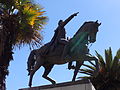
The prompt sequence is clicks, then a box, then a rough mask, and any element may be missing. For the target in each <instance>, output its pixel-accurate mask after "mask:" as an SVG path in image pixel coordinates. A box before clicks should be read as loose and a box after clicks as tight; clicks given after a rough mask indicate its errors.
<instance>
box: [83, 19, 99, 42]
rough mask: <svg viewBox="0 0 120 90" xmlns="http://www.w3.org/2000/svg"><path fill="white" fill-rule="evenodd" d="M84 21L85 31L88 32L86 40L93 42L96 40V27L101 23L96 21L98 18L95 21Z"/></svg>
mask: <svg viewBox="0 0 120 90" xmlns="http://www.w3.org/2000/svg"><path fill="white" fill-rule="evenodd" d="M85 23H86V30H85V32H88V41H89V42H90V43H94V42H95V41H96V35H97V32H98V27H99V26H100V25H101V23H98V20H97V21H96V22H93V21H89V22H85Z"/></svg>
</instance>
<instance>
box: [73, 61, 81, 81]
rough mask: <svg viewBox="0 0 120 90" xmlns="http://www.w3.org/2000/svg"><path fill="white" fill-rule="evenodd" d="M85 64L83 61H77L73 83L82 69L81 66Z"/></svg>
mask: <svg viewBox="0 0 120 90" xmlns="http://www.w3.org/2000/svg"><path fill="white" fill-rule="evenodd" d="M82 64H83V61H76V67H75V71H74V75H73V79H72V81H75V79H76V76H77V73H78V71H79V69H80V67H81V65H82Z"/></svg>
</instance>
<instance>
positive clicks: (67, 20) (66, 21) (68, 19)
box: [63, 12, 79, 27]
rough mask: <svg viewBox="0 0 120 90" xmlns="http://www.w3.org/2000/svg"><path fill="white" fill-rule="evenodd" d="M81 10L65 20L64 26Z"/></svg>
mask: <svg viewBox="0 0 120 90" xmlns="http://www.w3.org/2000/svg"><path fill="white" fill-rule="evenodd" d="M78 13H79V12H77V13H74V14H72V15H71V16H69V17H68V18H67V19H66V20H65V21H64V22H63V27H64V26H65V25H66V24H67V23H68V22H69V21H70V20H71V19H72V18H73V17H74V16H77V14H78Z"/></svg>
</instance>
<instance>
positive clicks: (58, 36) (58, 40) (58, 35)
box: [41, 12, 79, 56]
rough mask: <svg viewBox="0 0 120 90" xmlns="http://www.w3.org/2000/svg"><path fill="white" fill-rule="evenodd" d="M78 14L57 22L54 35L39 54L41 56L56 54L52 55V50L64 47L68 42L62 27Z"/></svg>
mask: <svg viewBox="0 0 120 90" xmlns="http://www.w3.org/2000/svg"><path fill="white" fill-rule="evenodd" d="M78 13H79V12H77V13H74V14H72V15H71V16H70V17H68V18H67V19H66V20H65V21H63V20H59V22H58V27H57V28H56V30H55V34H54V36H53V38H52V40H51V41H50V42H49V43H47V44H46V45H45V46H46V47H44V49H43V52H42V53H41V55H42V56H46V55H49V54H50V55H52V54H56V53H54V50H55V49H56V47H61V48H62V47H64V46H65V45H66V44H67V43H68V40H67V39H66V31H65V28H64V26H65V25H66V24H67V23H68V22H69V21H70V20H71V19H72V18H73V17H74V16H77V14H78ZM49 52H50V53H49ZM52 52H53V53H52Z"/></svg>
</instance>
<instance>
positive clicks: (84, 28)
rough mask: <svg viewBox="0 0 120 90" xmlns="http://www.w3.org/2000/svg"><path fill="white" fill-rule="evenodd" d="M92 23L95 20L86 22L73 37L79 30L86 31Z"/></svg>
mask: <svg viewBox="0 0 120 90" xmlns="http://www.w3.org/2000/svg"><path fill="white" fill-rule="evenodd" d="M90 23H94V22H93V21H89V22H84V23H83V25H82V26H81V27H80V28H79V29H78V31H77V32H76V33H75V35H74V36H73V37H75V36H76V35H77V34H78V33H79V32H85V31H86V27H88V25H90Z"/></svg>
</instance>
